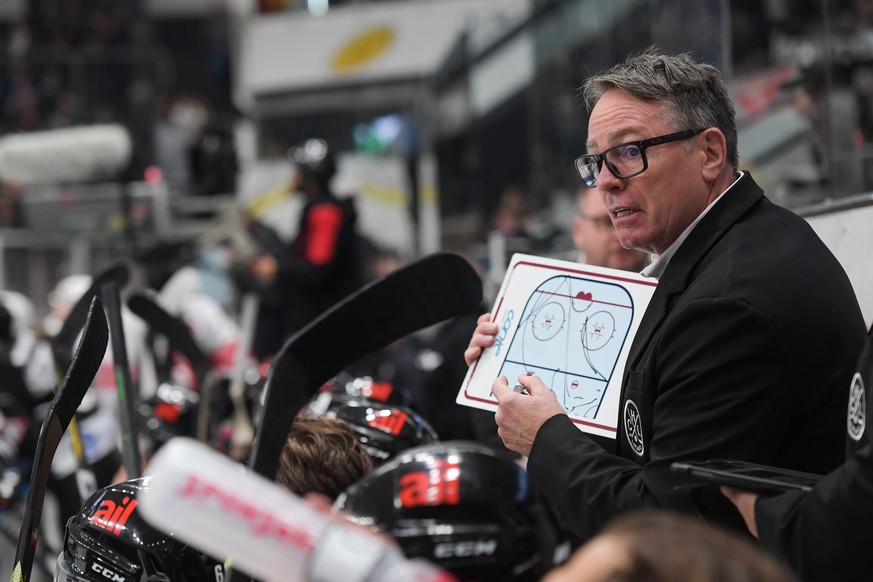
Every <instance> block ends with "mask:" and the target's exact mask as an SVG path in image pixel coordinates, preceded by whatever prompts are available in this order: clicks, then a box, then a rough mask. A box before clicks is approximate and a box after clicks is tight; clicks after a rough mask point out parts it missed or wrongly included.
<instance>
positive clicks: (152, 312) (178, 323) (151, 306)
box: [127, 293, 212, 441]
mask: <svg viewBox="0 0 873 582" xmlns="http://www.w3.org/2000/svg"><path fill="white" fill-rule="evenodd" d="M127 306H128V307H129V308H130V310H131V311H132V312H133V313H135V314H136V315H138V316H139V317H141V318H142V319H143V320H145V322H146V323H147V324H148V325H149V327H150V328H151V329H152V330H154V331H155V332H157V333H159V334H161V335H163V336H164V337H165V338H167V341H168V342H169V344H170V348H171V349H175V350H178V351H179V353H180V354H182V356H183V357H184V358H185V359H186V360H188V362H189V363H190V364H191V366H192V367H193V368H194V374H195V376H196V377H197V383H198V384H199V391H200V409H199V410H198V413H197V437H198V438H199V439H200V440H202V441H205V440H206V439H207V437H208V434H207V433H208V424H207V421H208V415H207V410H208V405H209V398H210V394H209V393H210V391H211V384H212V380H211V378H210V365H209V358H207V357H206V354H204V353H203V350H201V349H200V347H199V346H198V345H197V342H195V341H194V336H192V335H191V330H189V329H188V326H187V325H186V324H185V322H184V321H183V320H182V319H181V318H179V317H176V316H174V315H171V314H170V313H169V312H168V311H167V310H166V309H164V308H163V307H161V306H160V305H158V303H157V302H156V301H155V300H154V299H152V298H151V297H149V296H148V295H145V294H144V293H134V294H132V295H131V296H130V298H129V299H128V300H127Z"/></svg>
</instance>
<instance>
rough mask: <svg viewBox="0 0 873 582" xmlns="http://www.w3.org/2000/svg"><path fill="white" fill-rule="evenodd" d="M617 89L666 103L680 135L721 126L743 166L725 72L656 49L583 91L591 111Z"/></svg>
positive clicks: (731, 155) (732, 156)
mask: <svg viewBox="0 0 873 582" xmlns="http://www.w3.org/2000/svg"><path fill="white" fill-rule="evenodd" d="M611 89H617V90H619V91H623V92H625V93H627V94H629V95H631V96H633V97H636V98H637V99H641V100H643V101H649V102H662V103H664V105H665V106H666V111H665V114H666V115H665V120H664V121H666V122H667V123H669V124H671V125H674V126H675V128H676V130H677V131H681V130H683V129H693V128H709V127H715V128H718V129H720V130H721V132H722V133H723V134H724V136H725V140H726V142H727V158H728V162H729V163H730V164H732V165H733V167H734V169H736V168H738V167H739V152H738V150H737V122H736V113H735V110H734V104H733V101H731V97H730V93H729V92H728V89H727V87H726V86H725V83H724V79H723V78H722V76H721V72H720V71H719V70H718V69H717V68H716V67H714V66H713V65H710V64H706V63H698V62H696V61H695V60H694V59H692V58H691V57H690V56H689V55H688V54H681V55H676V56H671V55H662V54H658V53H657V52H656V50H655V49H654V48H653V47H649V48H647V49H646V50H644V51H642V52H641V53H638V54H635V55H631V56H629V57H628V58H627V60H626V61H625V62H624V63H621V64H619V65H616V66H614V67H612V68H611V69H609V70H607V71H605V72H603V73H598V74H596V75H593V76H591V77H589V78H588V79H586V80H585V83H584V84H583V85H582V88H581V95H582V99H583V101H584V102H585V106H586V107H587V108H588V112H589V113H590V112H591V110H592V109H593V108H594V105H595V104H596V103H597V101H598V100H599V99H600V98H601V97H602V96H603V94H604V93H605V92H607V91H609V90H611Z"/></svg>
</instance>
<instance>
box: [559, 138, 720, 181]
mask: <svg viewBox="0 0 873 582" xmlns="http://www.w3.org/2000/svg"><path fill="white" fill-rule="evenodd" d="M702 131H704V130H703V129H686V130H685V131H677V132H676V133H668V134H667V135H661V136H658V137H652V138H649V139H644V140H641V141H629V142H627V143H622V144H619V145H617V146H613V147H611V148H609V149H608V150H604V151H603V152H601V153H599V154H586V155H584V156H579V157H578V158H576V170H578V171H579V175H580V176H582V181H583V182H585V185H586V186H588V187H589V188H596V187H597V176H599V175H600V168H602V167H603V162H606V167H607V168H609V171H610V172H612V175H613V176H615V177H616V178H622V179H627V178H633V177H634V176H637V175H639V174H642V173H643V172H645V171H646V168H648V167H649V160H647V159H646V148H650V147H652V146H656V145H661V144H665V143H670V142H671V141H682V140H684V139H688V138H689V137H693V136H695V135H697V134H698V133H700V132H702Z"/></svg>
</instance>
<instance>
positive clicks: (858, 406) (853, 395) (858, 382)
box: [846, 372, 867, 441]
mask: <svg viewBox="0 0 873 582" xmlns="http://www.w3.org/2000/svg"><path fill="white" fill-rule="evenodd" d="M866 426H867V394H866V391H865V390H864V381H863V380H862V379H861V373H860V372H855V376H854V377H853V378H852V385H851V386H850V387H849V415H848V419H847V422H846V429H847V430H848V432H849V438H850V439H852V440H853V441H859V440H861V437H862V436H863V435H864V428H865V427H866Z"/></svg>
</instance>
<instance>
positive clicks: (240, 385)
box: [230, 293, 259, 458]
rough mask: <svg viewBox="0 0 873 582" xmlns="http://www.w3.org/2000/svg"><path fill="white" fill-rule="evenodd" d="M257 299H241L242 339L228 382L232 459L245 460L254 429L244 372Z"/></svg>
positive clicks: (254, 322) (247, 297)
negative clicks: (231, 405)
mask: <svg viewBox="0 0 873 582" xmlns="http://www.w3.org/2000/svg"><path fill="white" fill-rule="evenodd" d="M258 305H259V302H258V298H257V296H256V295H254V294H252V293H246V294H244V295H243V297H242V307H241V309H240V324H239V325H240V328H241V331H242V336H241V337H240V342H239V346H238V347H237V352H236V354H235V358H234V366H233V374H232V376H231V380H230V382H231V383H230V399H231V402H232V403H233V434H232V435H231V439H230V444H231V447H232V451H233V452H234V453H236V454H232V455H231V456H233V457H234V458H244V456H246V455H243V454H241V453H242V452H243V451H245V452H246V454H247V453H248V450H249V448H250V447H251V446H252V439H253V437H254V435H255V429H254V427H253V426H252V420H251V417H250V416H249V409H248V406H247V405H246V401H245V371H246V362H247V361H248V358H249V352H250V351H251V348H252V340H253V338H254V334H255V325H256V323H257V317H258Z"/></svg>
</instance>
